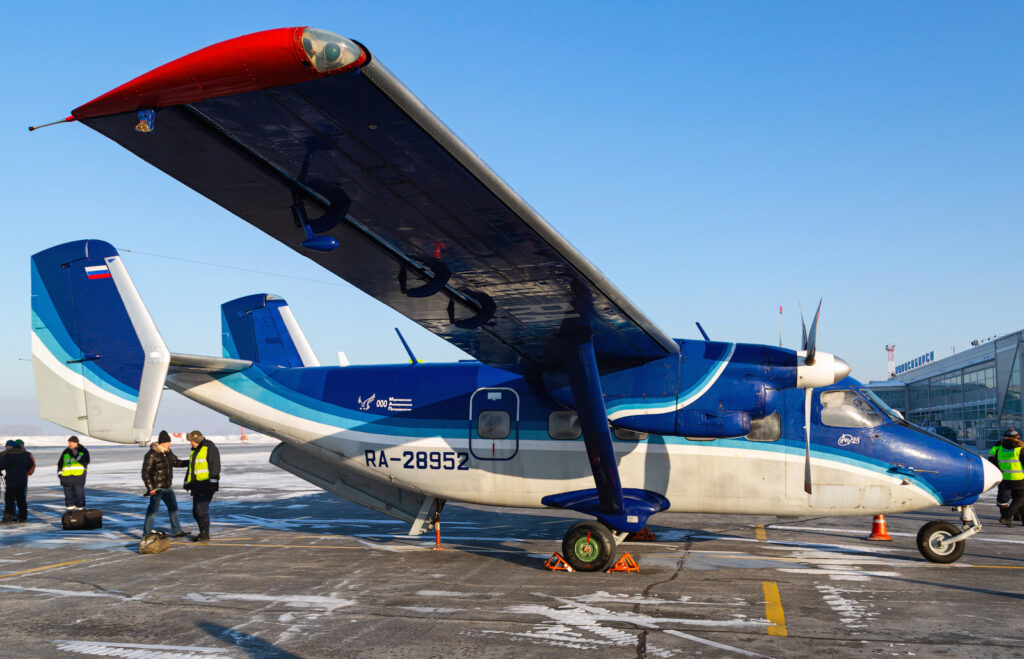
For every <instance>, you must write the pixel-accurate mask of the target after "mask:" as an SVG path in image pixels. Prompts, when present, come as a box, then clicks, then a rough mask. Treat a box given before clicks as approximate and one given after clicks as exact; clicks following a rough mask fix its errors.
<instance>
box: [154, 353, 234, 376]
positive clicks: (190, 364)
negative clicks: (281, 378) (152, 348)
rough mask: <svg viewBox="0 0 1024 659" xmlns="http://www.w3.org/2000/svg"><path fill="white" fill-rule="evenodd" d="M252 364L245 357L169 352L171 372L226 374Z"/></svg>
mask: <svg viewBox="0 0 1024 659" xmlns="http://www.w3.org/2000/svg"><path fill="white" fill-rule="evenodd" d="M250 366H252V362H251V361H249V360H247V359H228V358H227V357H203V356H202V355H183V354H180V353H176V352H172V353H171V366H170V372H171V373H208V374H210V375H227V374H229V373H238V372H239V371H244V370H245V369H247V368H249V367H250Z"/></svg>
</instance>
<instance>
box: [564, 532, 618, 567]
mask: <svg viewBox="0 0 1024 659" xmlns="http://www.w3.org/2000/svg"><path fill="white" fill-rule="evenodd" d="M562 555H563V556H565V560H566V561H568V563H569V565H571V566H572V569H574V570H576V571H577V572H602V571H604V570H607V569H608V567H609V566H611V564H612V562H613V561H614V560H615V538H614V536H613V535H612V532H611V530H610V529H609V528H608V527H607V526H605V525H604V524H602V523H601V522H598V521H596V520H588V521H585V522H577V523H576V524H573V525H572V526H571V527H569V530H568V531H567V532H566V534H565V537H564V538H562Z"/></svg>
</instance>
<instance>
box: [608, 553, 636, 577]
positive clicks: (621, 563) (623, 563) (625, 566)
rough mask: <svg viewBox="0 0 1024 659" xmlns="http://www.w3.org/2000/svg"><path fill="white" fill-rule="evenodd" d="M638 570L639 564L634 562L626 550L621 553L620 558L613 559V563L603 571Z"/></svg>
mask: <svg viewBox="0 0 1024 659" xmlns="http://www.w3.org/2000/svg"><path fill="white" fill-rule="evenodd" d="M639 571H640V566H639V565H637V564H636V561H635V560H634V559H633V557H632V556H630V555H629V553H628V552H627V553H625V554H623V555H622V558H620V559H619V560H617V561H615V565H613V566H611V567H610V568H608V569H607V570H605V572H639Z"/></svg>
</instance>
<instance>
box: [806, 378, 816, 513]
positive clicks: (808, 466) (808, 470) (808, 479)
mask: <svg viewBox="0 0 1024 659" xmlns="http://www.w3.org/2000/svg"><path fill="white" fill-rule="evenodd" d="M813 391H814V390H813V389H810V388H808V389H804V434H805V436H806V438H807V441H806V443H805V445H804V492H806V493H807V494H810V493H811V392H813Z"/></svg>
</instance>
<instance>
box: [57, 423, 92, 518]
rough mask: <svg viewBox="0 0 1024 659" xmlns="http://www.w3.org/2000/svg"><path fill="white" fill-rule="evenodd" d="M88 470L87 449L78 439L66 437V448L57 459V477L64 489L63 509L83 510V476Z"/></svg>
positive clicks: (72, 436)
mask: <svg viewBox="0 0 1024 659" xmlns="http://www.w3.org/2000/svg"><path fill="white" fill-rule="evenodd" d="M88 469H89V449H87V448H85V447H84V446H82V445H81V444H80V443H79V441H78V437H76V436H74V435H71V436H70V437H68V447H67V448H66V449H64V452H63V453H61V454H60V457H59V458H58V459H57V476H58V477H60V484H61V487H63V488H64V507H65V508H67V509H68V510H83V509H85V474H86V471H88Z"/></svg>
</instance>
